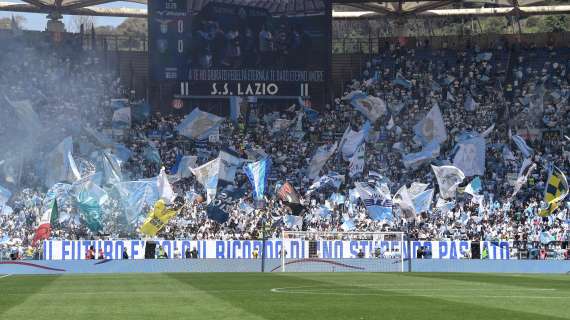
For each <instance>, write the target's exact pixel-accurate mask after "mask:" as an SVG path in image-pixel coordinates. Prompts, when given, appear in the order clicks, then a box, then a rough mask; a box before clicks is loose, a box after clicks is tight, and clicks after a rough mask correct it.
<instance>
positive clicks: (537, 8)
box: [0, 0, 570, 19]
mask: <svg viewBox="0 0 570 320" xmlns="http://www.w3.org/2000/svg"><path fill="white" fill-rule="evenodd" d="M21 1H23V2H25V3H11V2H0V11H1V10H3V11H15V12H38V13H50V14H52V15H53V16H58V14H70V15H93V16H119V17H146V10H145V9H132V8H110V7H104V6H102V5H104V4H108V3H112V2H117V0H21ZM124 1H125V2H133V3H139V4H147V0H124ZM210 1H212V0H189V3H190V5H191V6H192V8H193V9H194V10H196V9H198V8H200V7H203V6H204V5H206V4H207V3H208V2H210ZM222 1H223V2H227V3H234V4H247V5H253V6H257V7H263V8H266V9H268V10H269V11H270V12H271V13H274V14H279V13H291V12H297V13H298V12H301V11H311V10H315V9H318V8H319V7H320V4H319V3H322V1H320V0H222ZM333 3H334V4H335V5H336V7H335V11H334V12H333V17H334V18H337V19H363V18H364V19H366V18H375V17H378V16H391V17H413V16H420V17H421V16H423V17H430V16H485V15H536V14H552V13H570V5H569V4H568V1H558V2H555V3H556V4H554V5H553V4H552V1H545V0H424V1H408V0H388V1H369V0H333ZM557 4H560V5H557ZM338 8H342V9H341V10H338Z"/></svg>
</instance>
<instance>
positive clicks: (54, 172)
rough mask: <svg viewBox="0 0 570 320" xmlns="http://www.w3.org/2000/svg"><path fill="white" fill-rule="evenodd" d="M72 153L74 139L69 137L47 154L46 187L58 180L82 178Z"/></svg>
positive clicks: (66, 180)
mask: <svg viewBox="0 0 570 320" xmlns="http://www.w3.org/2000/svg"><path fill="white" fill-rule="evenodd" d="M72 154H73V139H72V138H71V137H67V138H65V139H64V140H63V141H62V142H61V143H60V144H58V145H57V147H56V148H55V149H54V150H53V151H52V152H51V153H49V154H48V155H47V157H46V159H45V162H44V165H45V169H46V176H45V185H46V187H48V188H49V187H51V186H53V185H54V184H56V183H58V182H74V181H77V180H79V179H80V178H81V175H80V173H79V170H78V169H77V165H76V164H75V160H74V159H73V155H72Z"/></svg>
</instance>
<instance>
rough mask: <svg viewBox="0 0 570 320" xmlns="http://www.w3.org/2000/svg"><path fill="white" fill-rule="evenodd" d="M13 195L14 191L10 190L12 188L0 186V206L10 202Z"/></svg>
mask: <svg viewBox="0 0 570 320" xmlns="http://www.w3.org/2000/svg"><path fill="white" fill-rule="evenodd" d="M11 196H12V192H10V190H8V189H6V188H4V187H2V186H0V207H1V206H3V205H5V204H6V202H8V200H10V197H11Z"/></svg>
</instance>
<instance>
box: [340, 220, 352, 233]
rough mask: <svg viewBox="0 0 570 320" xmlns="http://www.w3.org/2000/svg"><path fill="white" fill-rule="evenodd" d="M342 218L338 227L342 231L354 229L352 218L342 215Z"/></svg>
mask: <svg viewBox="0 0 570 320" xmlns="http://www.w3.org/2000/svg"><path fill="white" fill-rule="evenodd" d="M343 220H344V222H343V223H342V225H341V226H340V228H341V229H342V230H343V231H345V232H347V231H352V230H354V229H356V226H355V225H354V220H353V219H352V218H348V217H344V218H343Z"/></svg>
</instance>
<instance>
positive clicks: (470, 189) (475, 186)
mask: <svg viewBox="0 0 570 320" xmlns="http://www.w3.org/2000/svg"><path fill="white" fill-rule="evenodd" d="M482 189H483V188H482V187H481V179H480V178H479V177H475V178H473V180H471V182H469V184H468V185H467V187H465V191H464V192H465V193H467V194H470V195H472V196H474V195H476V194H478V193H479V192H481V190H482Z"/></svg>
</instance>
